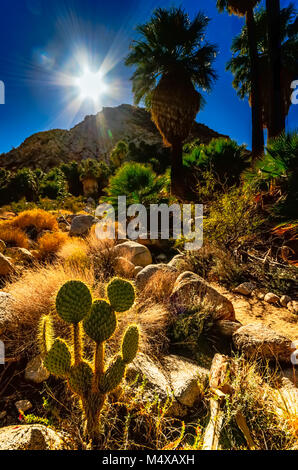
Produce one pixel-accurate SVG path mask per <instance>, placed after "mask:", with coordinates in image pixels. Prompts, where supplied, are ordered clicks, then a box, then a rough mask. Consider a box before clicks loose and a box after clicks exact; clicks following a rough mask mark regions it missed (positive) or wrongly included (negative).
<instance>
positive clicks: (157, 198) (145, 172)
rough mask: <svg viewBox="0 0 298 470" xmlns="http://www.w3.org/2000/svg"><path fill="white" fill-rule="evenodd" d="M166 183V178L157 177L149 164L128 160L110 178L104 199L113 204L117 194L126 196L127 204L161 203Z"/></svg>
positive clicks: (115, 201) (115, 203)
mask: <svg viewBox="0 0 298 470" xmlns="http://www.w3.org/2000/svg"><path fill="white" fill-rule="evenodd" d="M167 185H168V181H167V178H166V177H165V176H163V177H162V176H159V177H158V176H157V175H156V174H155V173H154V171H153V170H152V169H151V168H150V167H149V166H146V165H142V164H140V163H130V162H128V163H125V164H124V165H123V166H122V167H120V168H119V169H118V170H117V172H116V174H115V175H114V176H112V177H111V178H110V180H109V185H108V187H107V189H106V193H107V195H108V196H107V197H106V198H105V200H106V201H107V202H110V203H111V204H113V205H115V206H116V205H117V202H118V200H117V198H118V196H126V197H127V204H128V205H130V204H152V203H161V202H162V200H163V199H164V197H163V194H162V191H163V190H165V189H166V188H167Z"/></svg>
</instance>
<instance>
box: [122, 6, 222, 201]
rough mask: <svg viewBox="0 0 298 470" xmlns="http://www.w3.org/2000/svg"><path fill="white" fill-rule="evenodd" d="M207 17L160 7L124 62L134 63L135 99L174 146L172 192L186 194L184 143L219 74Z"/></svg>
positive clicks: (141, 29) (141, 31)
mask: <svg viewBox="0 0 298 470" xmlns="http://www.w3.org/2000/svg"><path fill="white" fill-rule="evenodd" d="M208 23H209V19H208V18H206V16H205V15H204V14H203V13H201V12H200V13H198V14H197V15H196V16H195V18H194V19H193V20H192V21H191V20H190V19H189V16H188V14H187V13H186V12H185V11H184V10H183V9H181V8H170V9H168V10H166V9H162V8H158V9H157V10H155V11H154V13H153V16H152V17H151V19H150V20H149V21H148V22H147V23H145V24H143V25H139V26H138V27H137V31H138V33H139V34H140V36H141V38H140V39H139V40H137V41H133V42H132V44H131V46H130V49H131V52H130V53H129V55H128V57H127V58H126V65H129V66H132V65H135V66H136V70H135V72H134V74H133V75H132V77H131V79H132V82H133V92H134V98H135V103H136V104H138V103H139V102H140V101H141V100H144V102H145V104H146V106H147V108H148V109H149V110H150V112H151V117H152V120H153V121H154V123H155V125H156V126H157V128H158V130H159V131H160V133H161V135H162V137H163V140H164V143H165V144H166V145H168V146H171V147H172V171H171V191H172V193H173V194H175V195H176V196H178V197H183V195H184V192H185V182H184V177H183V174H184V173H183V165H182V145H183V141H184V140H185V139H186V138H187V136H188V134H189V132H190V130H191V127H192V125H193V122H194V120H195V117H196V115H197V113H198V111H199V110H200V109H201V108H202V106H203V104H204V99H203V97H202V95H201V93H200V92H199V91H198V90H197V88H202V89H203V90H207V91H209V90H210V89H211V85H212V82H213V81H214V80H215V78H216V74H215V72H214V70H213V68H212V62H213V61H214V58H215V56H216V51H217V48H216V46H215V45H213V44H209V43H208V42H206V41H205V40H204V37H205V31H206V28H207V25H208Z"/></svg>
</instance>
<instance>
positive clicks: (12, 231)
mask: <svg viewBox="0 0 298 470" xmlns="http://www.w3.org/2000/svg"><path fill="white" fill-rule="evenodd" d="M0 240H3V241H4V242H5V243H6V245H8V246H17V247H20V248H27V249H28V248H29V239H28V237H27V235H26V233H25V232H24V231H23V230H21V229H20V228H17V227H14V226H12V224H11V222H4V223H2V224H0Z"/></svg>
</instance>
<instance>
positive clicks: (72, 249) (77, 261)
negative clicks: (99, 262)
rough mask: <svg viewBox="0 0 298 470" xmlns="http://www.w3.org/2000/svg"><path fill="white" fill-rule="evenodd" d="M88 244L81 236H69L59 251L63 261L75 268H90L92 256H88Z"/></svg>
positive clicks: (58, 253)
mask: <svg viewBox="0 0 298 470" xmlns="http://www.w3.org/2000/svg"><path fill="white" fill-rule="evenodd" d="M87 251H88V250H87V244H86V242H85V241H84V240H82V239H80V238H68V240H67V241H66V243H64V244H63V245H62V247H61V248H60V249H59V251H58V252H57V256H58V257H59V259H61V261H62V262H63V263H64V264H65V265H67V266H70V267H74V268H76V267H77V268H90V266H91V264H92V263H91V261H92V260H91V258H89V257H88V253H87Z"/></svg>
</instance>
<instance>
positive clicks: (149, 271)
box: [136, 264, 178, 289]
mask: <svg viewBox="0 0 298 470" xmlns="http://www.w3.org/2000/svg"><path fill="white" fill-rule="evenodd" d="M157 272H161V273H163V274H175V273H177V276H178V271H177V269H176V268H173V267H172V266H169V265H167V264H149V265H148V266H146V267H145V268H143V269H142V271H140V272H139V273H138V274H137V276H136V285H137V287H138V289H143V288H144V287H145V285H146V284H147V282H148V281H149V280H150V278H151V277H152V276H153V275H154V274H156V273H157Z"/></svg>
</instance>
